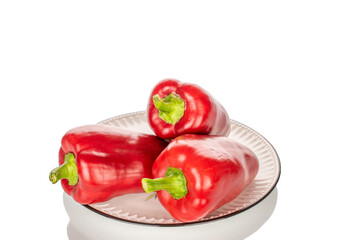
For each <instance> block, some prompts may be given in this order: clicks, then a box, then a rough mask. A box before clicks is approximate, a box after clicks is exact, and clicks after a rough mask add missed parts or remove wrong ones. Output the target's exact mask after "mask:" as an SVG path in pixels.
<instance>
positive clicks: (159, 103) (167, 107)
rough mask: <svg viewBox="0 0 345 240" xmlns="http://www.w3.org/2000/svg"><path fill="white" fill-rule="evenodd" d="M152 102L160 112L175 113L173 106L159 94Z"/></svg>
mask: <svg viewBox="0 0 345 240" xmlns="http://www.w3.org/2000/svg"><path fill="white" fill-rule="evenodd" d="M152 100H153V104H154V105H155V107H156V108H157V109H158V110H159V111H161V112H167V113H168V112H171V111H173V106H172V105H171V104H169V103H167V102H164V101H163V99H162V98H161V97H160V96H159V95H158V94H156V95H154V96H153V97H152Z"/></svg>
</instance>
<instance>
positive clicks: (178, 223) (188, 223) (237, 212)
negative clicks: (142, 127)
mask: <svg viewBox="0 0 345 240" xmlns="http://www.w3.org/2000/svg"><path fill="white" fill-rule="evenodd" d="M145 114H146V111H137V112H131V113H125V114H121V115H118V116H115V117H111V118H107V119H105V120H103V121H100V122H98V123H97V124H104V123H106V122H110V121H112V120H114V119H119V118H125V117H128V116H135V115H145ZM231 121H233V122H236V123H237V124H239V125H242V126H243V127H246V128H247V129H249V130H250V131H252V132H254V133H256V134H258V135H259V136H260V137H261V138H263V140H265V141H266V142H267V144H268V145H269V146H270V147H271V148H272V150H273V152H274V154H275V155H276V157H277V166H278V171H277V178H276V180H275V182H274V183H273V184H272V186H271V188H270V189H269V190H268V191H267V193H266V194H265V195H263V196H262V197H261V198H260V199H259V200H257V201H256V202H254V203H252V204H250V205H248V206H246V207H244V208H242V209H240V210H237V211H235V212H232V213H229V214H226V215H222V216H219V217H217V218H209V219H205V220H203V221H195V222H174V223H152V222H138V221H134V220H129V219H123V218H119V217H116V216H113V215H110V214H107V213H105V212H102V211H100V210H98V209H95V208H93V207H91V206H89V205H83V204H81V205H82V206H83V207H85V208H86V209H89V210H90V211H92V212H94V213H96V214H100V215H102V216H104V217H107V218H108V219H112V220H115V221H121V222H125V223H129V224H140V225H147V226H156V227H181V226H186V225H188V226H192V225H199V224H207V223H209V222H214V221H220V220H224V219H226V218H229V217H233V216H236V215H237V214H240V213H242V212H244V211H247V210H249V209H251V208H252V207H254V206H256V205H257V204H259V203H260V202H262V201H263V200H264V199H266V198H267V196H268V195H270V194H271V192H272V191H273V190H274V189H275V188H276V186H277V184H278V182H279V180H280V176H281V161H280V158H279V155H278V153H277V151H276V149H275V148H274V146H273V145H272V144H271V143H270V142H269V141H268V140H267V139H266V138H265V137H264V136H263V135H261V134H260V133H259V132H257V131H256V130H254V129H253V128H251V127H248V126H247V125H245V124H243V123H241V122H239V121H236V120H233V119H231Z"/></svg>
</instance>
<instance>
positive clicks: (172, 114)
mask: <svg viewBox="0 0 345 240" xmlns="http://www.w3.org/2000/svg"><path fill="white" fill-rule="evenodd" d="M152 101H153V104H154V105H155V107H156V108H157V109H158V112H159V118H160V119H162V120H163V121H165V122H166V123H169V124H172V125H175V124H176V123H177V122H178V121H179V120H180V119H181V118H182V117H183V115H184V110H185V102H184V100H183V99H182V98H181V97H180V96H179V95H178V94H176V93H170V94H169V95H167V96H165V97H164V98H161V97H160V96H159V95H158V94H156V95H154V96H153V97H152Z"/></svg>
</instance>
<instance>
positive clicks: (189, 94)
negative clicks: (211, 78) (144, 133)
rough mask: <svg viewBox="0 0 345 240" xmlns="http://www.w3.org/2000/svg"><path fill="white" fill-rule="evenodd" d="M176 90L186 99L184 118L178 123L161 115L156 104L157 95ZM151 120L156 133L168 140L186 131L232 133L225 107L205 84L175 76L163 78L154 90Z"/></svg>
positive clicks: (216, 133)
mask: <svg viewBox="0 0 345 240" xmlns="http://www.w3.org/2000/svg"><path fill="white" fill-rule="evenodd" d="M171 93H176V94H177V95H178V96H180V97H181V98H182V99H183V101H184V102H185V111H184V114H183V117H182V118H181V119H180V120H179V121H178V122H177V123H176V124H175V125H173V124H170V123H167V122H165V121H164V120H162V119H161V118H159V111H158V109H157V108H156V107H155V105H154V103H153V100H152V98H153V96H155V95H156V94H158V95H159V96H160V97H161V98H164V97H165V96H168V95H169V94H171ZM147 115H148V123H149V125H150V126H151V128H152V130H153V131H154V133H155V134H156V135H157V136H158V137H160V138H164V139H172V138H175V137H177V136H180V135H182V134H187V133H198V134H209V135H221V136H228V135H229V133H230V119H229V116H228V114H227V112H226V110H225V109H224V107H223V106H222V105H221V104H220V103H219V102H218V101H217V100H216V99H215V98H213V97H212V96H211V94H210V93H208V92H207V91H205V90H204V89H202V88H201V87H199V86H197V85H195V84H191V83H183V82H180V81H178V80H175V79H165V80H162V81H160V82H159V83H158V84H157V85H156V86H155V87H154V89H153V90H152V92H151V95H150V98H149V102H148V106H147Z"/></svg>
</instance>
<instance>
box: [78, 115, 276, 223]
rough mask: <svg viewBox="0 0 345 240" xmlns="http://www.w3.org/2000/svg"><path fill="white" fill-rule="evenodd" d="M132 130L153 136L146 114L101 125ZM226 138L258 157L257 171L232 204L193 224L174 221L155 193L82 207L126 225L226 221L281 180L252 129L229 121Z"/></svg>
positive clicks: (272, 157)
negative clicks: (229, 127) (127, 223)
mask: <svg viewBox="0 0 345 240" xmlns="http://www.w3.org/2000/svg"><path fill="white" fill-rule="evenodd" d="M100 124H106V125H113V126H117V127H121V128H126V129H132V130H135V131H138V132H143V133H153V132H152V130H151V129H150V127H149V126H148V124H147V121H146V113H145V112H135V113H129V114H125V115H121V116H117V117H113V118H110V119H107V120H104V121H102V122H100ZM231 124H232V127H231V133H230V136H229V138H231V139H234V140H236V141H238V142H240V143H242V144H244V145H246V146H247V147H249V148H250V149H251V150H252V151H253V152H254V153H255V154H256V155H257V157H258V159H259V163H260V168H259V172H258V174H257V176H256V178H255V179H254V181H253V182H252V183H251V184H250V185H248V187H247V188H246V189H245V190H244V191H243V192H242V193H241V194H240V195H239V196H238V197H237V198H236V199H234V200H233V201H231V202H230V203H228V204H225V205H224V206H222V207H221V208H219V209H218V210H216V211H215V212H213V213H212V214H210V215H209V216H207V217H205V218H202V219H200V220H199V221H196V222H192V223H181V222H179V221H177V220H175V219H174V218H173V217H171V215H170V214H169V213H168V212H167V211H166V210H165V209H164V208H163V207H162V205H161V204H160V202H159V200H158V198H155V195H154V194H147V193H138V194H128V195H124V196H120V197H116V198H113V199H111V200H109V201H107V202H103V203H96V204H91V205H85V207H87V208H88V209H90V210H92V211H95V212H96V213H99V214H101V215H104V216H106V217H109V218H114V219H117V220H123V221H127V222H136V223H142V224H149V225H150V224H154V225H164V226H167V225H170V226H180V225H182V224H183V225H185V224H193V223H201V222H206V221H210V220H215V219H220V218H226V217H230V216H233V215H235V214H237V213H240V212H242V211H244V210H247V209H249V208H250V207H252V206H254V205H256V204H257V203H259V202H260V201H261V200H263V199H264V198H265V197H266V196H268V195H269V193H270V192H271V191H272V190H273V189H274V187H275V186H276V184H277V182H278V180H279V177H280V162H279V158H278V155H277V153H276V151H275V150H274V148H273V147H272V145H271V144H270V143H269V142H268V141H267V140H266V139H265V138H264V137H262V136H261V135H260V134H259V133H257V132H256V131H254V130H253V129H251V128H249V127H247V126H245V125H243V124H241V123H239V122H236V121H234V120H232V121H231Z"/></svg>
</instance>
